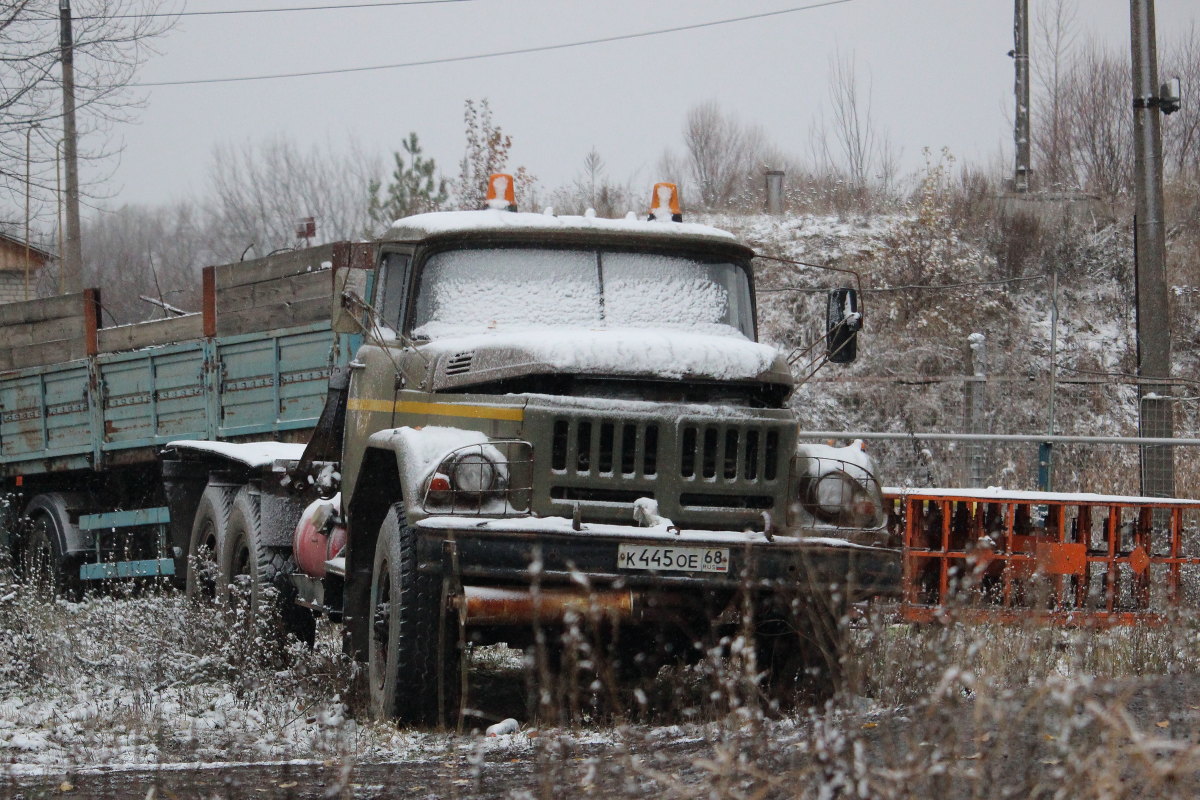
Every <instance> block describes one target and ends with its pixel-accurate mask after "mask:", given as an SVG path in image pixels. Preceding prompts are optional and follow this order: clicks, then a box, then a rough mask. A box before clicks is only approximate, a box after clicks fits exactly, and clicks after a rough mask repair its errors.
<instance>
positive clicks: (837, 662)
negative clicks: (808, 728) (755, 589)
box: [755, 604, 846, 711]
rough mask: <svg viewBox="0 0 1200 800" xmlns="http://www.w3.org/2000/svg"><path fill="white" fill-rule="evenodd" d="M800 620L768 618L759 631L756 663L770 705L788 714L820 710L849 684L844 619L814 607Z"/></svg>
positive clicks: (803, 613)
mask: <svg viewBox="0 0 1200 800" xmlns="http://www.w3.org/2000/svg"><path fill="white" fill-rule="evenodd" d="M798 617H800V618H798V619H781V618H766V619H763V620H760V622H759V624H758V629H757V631H756V636H755V638H756V645H757V652H756V660H757V662H758V670H759V672H760V673H762V674H763V680H762V689H763V693H764V695H765V696H766V699H767V701H768V703H770V704H771V706H772V707H774V708H776V709H777V710H779V711H787V710H789V709H791V708H793V707H794V706H795V705H796V704H797V703H807V704H811V705H816V706H821V705H824V703H825V702H826V701H827V700H829V699H831V698H832V697H833V696H834V695H835V694H837V692H838V691H839V690H841V689H842V688H843V687H844V684H845V665H844V659H845V650H846V632H845V629H844V626H843V625H842V624H841V620H839V619H837V618H836V617H835V615H834V614H833V613H832V612H829V611H828V609H824V608H822V607H820V604H814V605H813V606H810V607H808V608H806V609H803V610H802V612H801V613H800V614H799V615H798Z"/></svg>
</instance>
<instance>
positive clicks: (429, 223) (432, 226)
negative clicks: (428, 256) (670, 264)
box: [381, 209, 747, 249]
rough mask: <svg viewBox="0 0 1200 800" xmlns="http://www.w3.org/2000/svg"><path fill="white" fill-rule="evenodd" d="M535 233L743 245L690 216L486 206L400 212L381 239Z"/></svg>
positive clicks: (627, 240)
mask: <svg viewBox="0 0 1200 800" xmlns="http://www.w3.org/2000/svg"><path fill="white" fill-rule="evenodd" d="M522 233H535V234H537V235H540V236H549V237H553V238H559V237H560V236H561V237H562V238H568V239H576V238H586V239H588V240H589V241H604V240H606V239H611V240H612V241H613V242H614V243H615V242H626V243H628V242H629V240H630V239H631V238H634V239H637V240H638V241H640V242H645V243H660V244H670V245H679V244H683V243H684V242H685V241H686V243H688V244H709V245H718V246H721V247H722V248H729V247H730V246H734V247H739V248H741V249H747V248H745V247H744V246H742V245H740V244H739V243H738V240H737V238H736V237H735V236H734V235H733V234H732V233H729V232H728V231H723V230H721V229H719V228H713V227H711V226H708V225H697V224H695V223H689V222H658V221H653V222H649V221H645V220H639V219H630V218H625V219H604V218H601V217H578V216H554V215H551V214H531V213H528V212H513V211H503V210H499V209H485V210H482V211H438V212H433V213H430V214H417V215H416V216H412V217H404V218H403V219H398V220H396V221H395V222H393V223H392V225H391V227H390V228H389V229H388V231H387V232H386V233H384V234H383V236H382V237H381V239H382V240H383V241H393V242H417V241H423V240H425V239H429V238H435V237H441V236H443V235H449V236H454V235H458V234H468V235H482V236H484V237H488V236H514V235H515V236H518V237H519V236H520V235H521V234H522Z"/></svg>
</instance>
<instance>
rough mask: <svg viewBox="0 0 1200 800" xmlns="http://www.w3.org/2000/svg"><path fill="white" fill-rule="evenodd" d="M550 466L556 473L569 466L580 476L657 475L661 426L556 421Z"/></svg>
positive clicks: (634, 423) (656, 424)
mask: <svg viewBox="0 0 1200 800" xmlns="http://www.w3.org/2000/svg"><path fill="white" fill-rule="evenodd" d="M550 466H551V468H552V469H554V470H555V471H565V470H566V469H567V468H568V466H569V467H570V468H571V469H572V470H573V471H574V472H576V473H579V474H592V473H595V474H598V475H615V474H619V475H623V476H634V477H636V476H653V475H655V474H657V472H658V423H657V422H636V421H622V422H606V421H593V420H588V419H573V420H566V419H560V420H555V422H554V442H553V445H552V449H551V464H550Z"/></svg>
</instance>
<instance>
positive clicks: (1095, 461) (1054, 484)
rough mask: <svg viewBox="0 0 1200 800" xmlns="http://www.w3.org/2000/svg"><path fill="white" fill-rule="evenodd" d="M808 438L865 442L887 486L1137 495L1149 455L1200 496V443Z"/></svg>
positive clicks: (828, 434) (867, 435) (808, 435)
mask: <svg viewBox="0 0 1200 800" xmlns="http://www.w3.org/2000/svg"><path fill="white" fill-rule="evenodd" d="M801 438H802V439H816V440H827V439H839V440H848V439H862V440H863V441H864V444H865V447H866V449H867V451H868V453H870V454H871V457H872V459H873V460H874V462H875V466H876V474H877V476H878V477H879V480H880V482H881V483H883V484H884V485H885V486H896V487H916V488H927V487H952V486H959V487H979V488H985V487H989V486H998V487H1003V488H1005V489H1022V490H1037V489H1045V490H1050V491H1057V492H1093V493H1097V494H1117V495H1131V496H1137V495H1141V494H1142V493H1143V488H1142V487H1143V483H1142V479H1141V478H1142V476H1141V457H1142V449H1143V448H1149V447H1156V448H1165V450H1166V451H1167V452H1170V453H1172V454H1173V456H1174V471H1175V491H1174V496H1176V497H1187V498H1195V497H1200V439H1191V438H1189V439H1174V440H1170V442H1169V445H1168V444H1166V443H1165V441H1166V440H1161V439H1139V438H1122V437H1101V436H1092V437H1088V436H1053V437H1052V436H1045V435H1042V436H1038V435H995V434H992V435H989V434H958V433H951V434H943V433H879V432H873V431H850V432H846V431H803V432H802V433H801Z"/></svg>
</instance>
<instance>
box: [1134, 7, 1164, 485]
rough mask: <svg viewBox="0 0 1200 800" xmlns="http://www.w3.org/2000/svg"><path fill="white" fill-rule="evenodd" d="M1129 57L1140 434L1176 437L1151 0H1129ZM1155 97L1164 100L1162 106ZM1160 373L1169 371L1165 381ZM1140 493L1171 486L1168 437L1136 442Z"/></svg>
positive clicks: (1156, 57)
mask: <svg viewBox="0 0 1200 800" xmlns="http://www.w3.org/2000/svg"><path fill="white" fill-rule="evenodd" d="M1129 21H1130V40H1131V51H1132V57H1133V134H1134V154H1135V163H1134V181H1135V183H1136V186H1135V191H1136V194H1137V206H1136V207H1137V211H1136V217H1135V218H1134V221H1133V228H1134V242H1135V244H1134V263H1135V267H1136V278H1135V281H1136V291H1137V358H1138V378H1139V384H1138V401H1139V404H1138V411H1139V415H1140V417H1139V425H1138V427H1139V435H1141V436H1150V437H1158V438H1173V437H1174V435H1175V430H1174V429H1175V424H1174V414H1173V409H1172V406H1171V403H1172V398H1171V397H1170V394H1171V387H1170V384H1169V379H1170V377H1171V327H1170V325H1171V315H1170V312H1171V309H1170V305H1169V302H1168V296H1167V268H1166V262H1167V242H1166V232H1165V227H1164V223H1163V165H1162V127H1161V120H1160V119H1159V116H1158V114H1159V111H1160V110H1167V109H1168V108H1170V110H1174V108H1172V107H1170V106H1169V105H1163V104H1162V102H1161V101H1162V100H1163V98H1161V97H1160V92H1159V85H1158V54H1157V52H1156V50H1155V43H1154V36H1155V30H1154V0H1130V2H1129ZM1160 105H1161V106H1162V107H1161V108H1160ZM1162 379H1168V380H1166V381H1164V380H1162ZM1141 486H1142V489H1141V491H1142V494H1143V495H1146V496H1150V497H1172V496H1174V494H1175V451H1174V448H1172V447H1170V446H1166V445H1159V446H1143V447H1142V448H1141Z"/></svg>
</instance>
